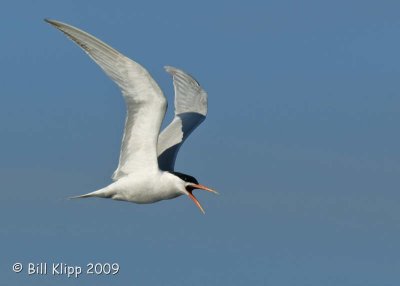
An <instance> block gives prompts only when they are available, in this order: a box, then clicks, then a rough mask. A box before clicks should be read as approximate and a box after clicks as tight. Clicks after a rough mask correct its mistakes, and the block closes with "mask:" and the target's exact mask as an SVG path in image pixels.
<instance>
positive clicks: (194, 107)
mask: <svg viewBox="0 0 400 286" xmlns="http://www.w3.org/2000/svg"><path fill="white" fill-rule="evenodd" d="M165 69H166V71H167V72H168V73H170V74H171V75H172V77H173V82H174V89H175V117H174V119H173V120H172V122H171V123H170V124H169V125H168V126H167V127H166V128H165V129H164V130H163V131H162V132H161V134H160V136H159V137H158V146H157V150H158V164H159V167H160V169H161V170H164V171H173V170H174V166H175V160H176V156H177V154H178V151H179V148H180V147H181V146H182V144H183V142H185V140H186V138H187V137H188V136H189V135H190V133H191V132H192V131H193V130H194V129H195V128H196V127H197V126H198V125H199V124H200V123H201V122H203V120H204V119H205V117H206V115H207V93H206V92H205V91H204V90H203V89H202V88H201V86H200V85H199V83H198V82H197V81H196V80H195V79H194V78H193V77H191V76H190V75H189V74H187V73H185V72H184V71H182V70H179V69H177V68H173V67H169V66H167V67H165Z"/></svg>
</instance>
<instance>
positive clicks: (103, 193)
mask: <svg viewBox="0 0 400 286" xmlns="http://www.w3.org/2000/svg"><path fill="white" fill-rule="evenodd" d="M112 195H113V194H112V192H111V191H110V189H109V188H108V187H105V188H103V189H100V190H97V191H94V192H91V193H87V194H84V195H80V196H74V197H69V199H84V198H93V197H97V198H111V197H112Z"/></svg>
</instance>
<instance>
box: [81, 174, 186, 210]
mask: <svg viewBox="0 0 400 286" xmlns="http://www.w3.org/2000/svg"><path fill="white" fill-rule="evenodd" d="M182 188H184V182H183V181H182V180H179V179H177V177H176V176H174V175H173V174H171V173H169V172H167V171H161V170H158V171H156V172H154V173H147V172H142V173H141V172H135V173H133V174H130V175H128V176H125V177H123V178H121V179H119V180H117V181H115V182H113V183H111V184H110V185H108V186H107V187H105V188H103V189H100V190H98V191H95V192H92V193H89V194H86V195H82V196H79V197H81V198H87V197H102V198H111V199H114V200H119V201H128V202H133V203H137V204H150V203H155V202H158V201H161V200H169V199H173V198H176V197H178V196H180V195H185V193H184V192H181V191H179V190H180V189H182Z"/></svg>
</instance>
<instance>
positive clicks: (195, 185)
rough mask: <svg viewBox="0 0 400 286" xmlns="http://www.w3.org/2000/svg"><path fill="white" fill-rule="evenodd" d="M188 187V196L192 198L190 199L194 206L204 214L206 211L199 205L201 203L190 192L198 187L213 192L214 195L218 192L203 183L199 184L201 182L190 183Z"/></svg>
mask: <svg viewBox="0 0 400 286" xmlns="http://www.w3.org/2000/svg"><path fill="white" fill-rule="evenodd" d="M188 187H189V190H188V195H189V197H190V198H191V199H192V201H193V202H194V203H195V204H196V206H197V207H198V208H199V209H200V211H201V212H202V213H203V214H205V213H206V212H205V211H204V209H203V207H202V206H201V204H200V202H199V201H198V200H197V198H196V197H195V196H194V195H193V194H192V191H193V190H194V189H200V190H204V191H207V192H211V193H214V194H216V195H219V193H218V192H217V191H214V190H212V189H210V188H208V187H206V186H204V185H201V184H190V185H189V186H188Z"/></svg>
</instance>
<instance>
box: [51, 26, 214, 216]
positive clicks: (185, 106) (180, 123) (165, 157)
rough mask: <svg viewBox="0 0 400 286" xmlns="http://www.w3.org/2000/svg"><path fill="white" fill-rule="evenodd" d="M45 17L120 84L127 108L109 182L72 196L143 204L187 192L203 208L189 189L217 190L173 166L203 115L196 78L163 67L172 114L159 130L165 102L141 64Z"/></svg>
mask: <svg viewBox="0 0 400 286" xmlns="http://www.w3.org/2000/svg"><path fill="white" fill-rule="evenodd" d="M45 21H46V22H47V23H49V24H51V25H53V26H54V27H56V28H57V29H59V30H60V31H62V32H63V33H64V34H65V35H67V37H68V38H70V39H71V40H72V41H74V42H75V43H76V44H78V45H79V46H80V47H81V48H82V49H83V50H84V51H85V53H86V54H88V55H89V57H91V58H92V59H93V60H94V61H95V62H96V63H97V64H98V65H99V66H100V68H101V69H103V71H104V72H105V73H106V74H107V75H108V76H109V77H110V78H111V79H112V80H113V81H114V82H115V83H116V84H117V85H118V86H119V88H120V89H121V92H122V95H123V97H124V99H125V103H126V107H127V115H126V121H125V130H124V135H123V138H122V146H121V152H120V157H119V164H118V167H117V169H116V170H115V172H114V174H113V175H112V179H113V183H111V184H110V185H108V186H106V187H104V188H102V189H99V190H97V191H94V192H91V193H88V194H84V195H80V196H77V197H74V198H89V197H100V198H110V199H113V200H120V201H128V202H134V203H138V204H148V203H154V202H158V201H161V200H168V199H173V198H176V197H178V196H181V195H187V196H188V197H189V198H191V199H192V200H193V202H194V203H195V204H196V205H197V207H198V208H199V209H200V210H201V211H202V212H203V213H205V212H204V209H203V207H202V206H201V204H200V202H199V201H198V200H197V198H196V197H195V196H194V195H193V190H195V189H200V190H204V191H208V192H212V193H215V194H218V193H217V192H216V191H214V190H212V189H210V188H208V187H206V186H204V185H202V184H199V182H198V181H197V180H196V178H194V177H193V176H190V175H187V174H184V173H180V172H176V171H175V160H176V156H177V153H178V151H179V148H180V147H181V145H182V144H183V142H184V141H185V140H186V138H187V137H188V136H189V134H190V133H191V132H192V131H193V130H194V129H195V128H196V127H197V126H198V125H199V124H200V123H201V122H203V120H204V119H205V117H206V115H207V93H206V92H205V91H204V90H203V89H202V88H201V86H200V85H199V83H198V82H197V81H196V80H195V79H194V78H193V77H191V76H190V75H189V74H187V73H185V72H184V71H182V70H180V69H177V68H174V67H170V66H166V67H165V69H166V71H167V72H168V73H169V74H171V75H172V78H173V84H174V90H175V116H174V119H173V120H172V122H171V123H170V124H169V125H168V126H167V127H166V128H165V129H164V130H163V131H162V132H161V133H160V127H161V123H162V121H163V119H164V116H165V112H166V108H167V101H166V98H165V96H164V94H163V92H162V91H161V89H160V87H159V86H158V85H157V83H156V82H155V81H154V79H153V78H152V77H151V75H150V74H149V73H148V71H147V70H146V69H145V68H144V67H142V66H141V65H140V64H138V63H137V62H135V61H133V60H131V59H129V58H127V57H126V56H124V55H123V54H121V53H120V52H118V51H117V50H115V49H114V48H112V47H110V46H109V45H107V44H105V43H104V42H102V41H100V40H99V39H97V38H95V37H94V36H92V35H90V34H88V33H86V32H84V31H82V30H80V29H78V28H76V27H73V26H71V25H68V24H65V23H61V22H59V21H55V20H49V19H45Z"/></svg>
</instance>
